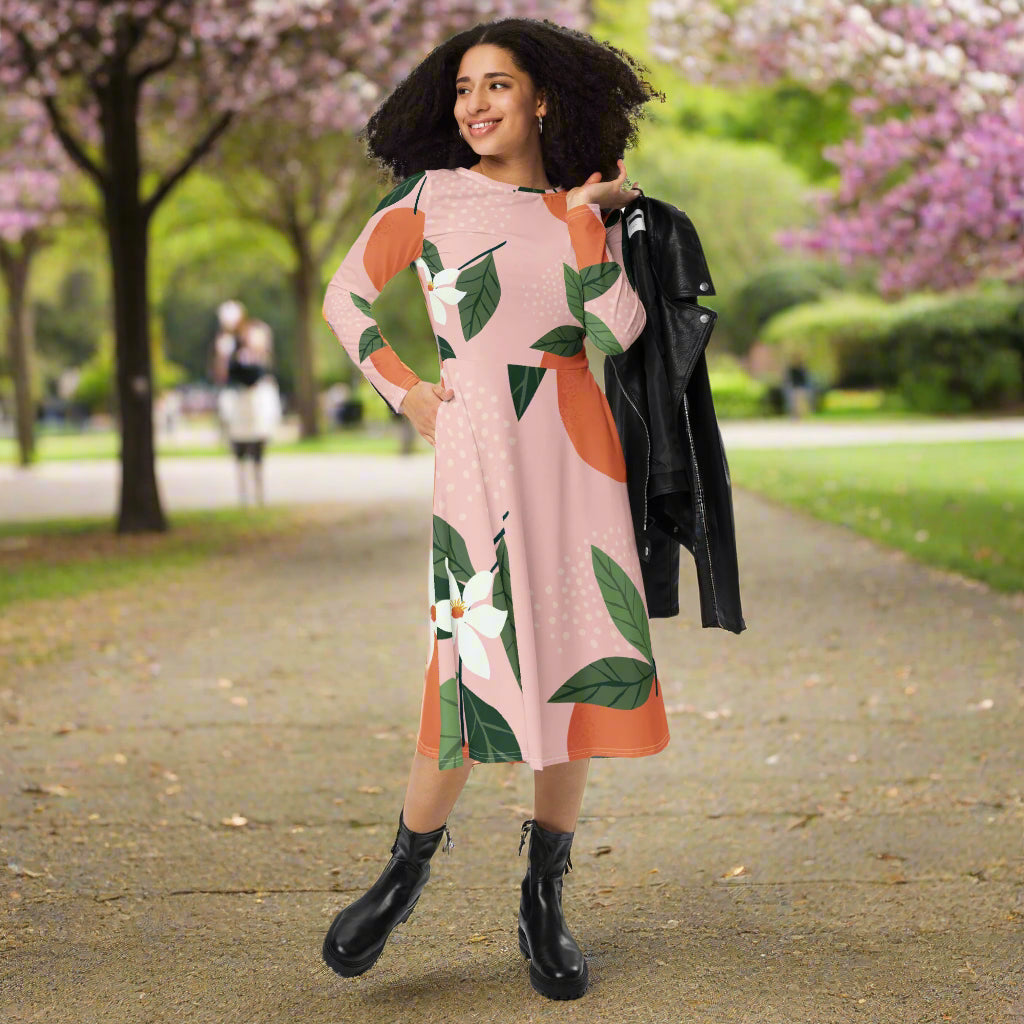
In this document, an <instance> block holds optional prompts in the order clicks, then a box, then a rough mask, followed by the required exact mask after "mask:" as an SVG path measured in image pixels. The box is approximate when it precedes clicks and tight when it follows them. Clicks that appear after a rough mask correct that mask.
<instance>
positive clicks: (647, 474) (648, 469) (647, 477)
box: [612, 359, 651, 534]
mask: <svg viewBox="0 0 1024 1024" xmlns="http://www.w3.org/2000/svg"><path fill="white" fill-rule="evenodd" d="M612 371H613V372H614V374H615V379H616V380H617V381H618V382H619V390H620V391H621V392H622V394H623V397H624V398H625V399H626V401H627V402H629V404H630V406H631V408H632V409H633V412H635V413H636V418H637V419H638V420H639V421H640V423H641V425H642V426H643V428H644V433H645V434H646V435H647V466H646V470H645V473H644V533H645V534H646V533H647V484H648V483H649V482H650V479H651V432H650V431H649V430H648V429H647V423H646V421H645V420H644V418H643V416H641V415H640V410H639V409H638V408H637V407H636V406H635V405H634V404H633V399H632V398H630V397H629V393H628V392H627V391H626V389H625V387H623V385H622V378H621V377H620V376H619V368H618V367H617V366H616V365H615V360H614V359H612Z"/></svg>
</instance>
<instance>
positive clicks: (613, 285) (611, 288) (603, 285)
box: [566, 203, 647, 355]
mask: <svg viewBox="0 0 1024 1024" xmlns="http://www.w3.org/2000/svg"><path fill="white" fill-rule="evenodd" d="M566 223H567V224H568V227H569V240H570V242H571V243H572V247H573V251H574V252H575V254H576V268H577V271H578V274H579V289H580V292H581V293H582V294H581V295H579V294H578V299H579V298H581V299H582V308H583V315H582V317H579V318H578V319H580V320H581V322H582V324H583V328H584V330H585V331H586V334H587V337H589V338H590V340H591V341H592V342H594V344H595V345H597V347H598V348H599V349H601V351H602V352H605V353H608V354H609V355H615V354H617V353H619V352H623V351H625V350H626V349H627V348H629V346H630V345H632V344H633V342H634V341H636V339H637V338H638V337H639V336H640V333H641V331H643V329H644V325H645V324H646V323H647V314H646V312H645V311H644V307H643V303H642V302H641V301H640V299H639V297H638V296H637V294H636V292H635V291H634V290H633V288H632V286H631V285H630V283H629V281H628V280H627V279H626V273H625V270H624V268H623V263H622V217H619V218H617V220H616V222H615V223H614V224H613V225H612V226H611V227H610V228H607V229H606V228H605V225H604V222H603V221H602V220H601V208H600V207H599V206H598V204H597V203H585V204H584V205H582V206H574V207H572V209H570V210H569V211H568V212H567V213H566ZM567 277H568V274H567ZM566 285H567V288H571V287H572V285H571V284H570V282H569V281H568V280H567V281H566ZM572 305H574V303H573V298H572V296H570V306H572ZM573 312H574V313H575V312H576V310H575V309H574V310H573Z"/></svg>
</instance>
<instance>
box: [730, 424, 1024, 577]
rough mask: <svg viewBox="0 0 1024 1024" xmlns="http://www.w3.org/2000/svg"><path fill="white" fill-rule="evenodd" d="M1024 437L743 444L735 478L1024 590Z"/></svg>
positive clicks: (942, 563)
mask: <svg viewBox="0 0 1024 1024" xmlns="http://www.w3.org/2000/svg"><path fill="white" fill-rule="evenodd" d="M1022 466H1024V442H1021V441H977V442H963V443H949V444H945V443H943V444H886V445H871V446H863V447H860V446H857V447H850V448H814V449H795V450H794V449H789V450H772V451H762V450H749V449H743V450H739V449H738V450H734V451H732V452H730V453H729V467H730V470H731V472H732V479H733V482H734V483H735V484H736V485H738V486H740V487H746V488H749V489H750V490H753V491H757V492H760V493H762V494H765V495H767V496H768V497H770V498H774V499H776V500H778V501H781V502H783V503H785V504H787V505H792V506H794V507H796V508H800V509H804V510H805V511H807V512H810V513H811V514H812V515H815V516H817V517H819V518H821V519H827V520H829V521H831V522H835V523H842V524H843V525H845V526H849V527H851V528H852V529H853V530H856V531H857V532H858V533H861V534H864V535H865V536H867V537H871V538H873V539H875V540H878V541H881V542H882V543H884V544H887V545H889V546H891V547H895V548H899V549H901V550H903V551H906V552H908V553H909V554H911V555H913V556H914V557H915V558H917V559H919V560H920V561H922V562H925V563H927V564H929V565H935V566H939V567H942V568H945V569H952V570H955V571H957V572H960V573H962V574H963V575H965V576H970V577H973V578H975V579H980V580H984V581H985V582H986V583H988V584H990V585H991V586H992V587H994V588H995V589H997V590H1001V591H1006V592H1012V591H1019V590H1024V472H1022V470H1021V467H1022Z"/></svg>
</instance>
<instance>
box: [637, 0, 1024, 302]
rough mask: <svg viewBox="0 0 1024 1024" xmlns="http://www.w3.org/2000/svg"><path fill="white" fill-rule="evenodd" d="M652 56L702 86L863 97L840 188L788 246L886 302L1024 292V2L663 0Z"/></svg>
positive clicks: (836, 158)
mask: <svg viewBox="0 0 1024 1024" xmlns="http://www.w3.org/2000/svg"><path fill="white" fill-rule="evenodd" d="M650 10H651V39H652V51H653V52H654V55H655V56H657V57H658V58H660V59H663V60H669V61H672V62H674V63H675V64H677V65H678V66H679V67H680V68H681V69H682V70H683V71H684V72H685V73H686V74H687V75H688V76H689V77H691V78H692V79H695V80H702V81H713V82H718V83H721V84H738V83H744V82H750V81H760V82H776V81H779V80H789V81H794V82H798V83H801V84H803V85H806V86H808V87H810V88H812V89H819V90H820V89H824V88H826V87H828V86H830V85H832V84H834V83H844V84H845V85H847V86H849V87H850V89H851V90H852V91H853V94H854V97H855V98H854V100H853V101H852V111H853V113H854V115H855V116H856V119H857V122H858V131H857V133H856V134H855V136H854V137H852V138H849V139H847V140H846V141H844V142H843V143H841V144H840V145H838V146H834V147H831V148H830V149H828V150H826V152H825V155H826V156H827V157H828V159H829V160H831V161H832V162H833V163H834V164H835V165H836V166H837V168H838V170H839V178H840V181H839V188H838V190H837V191H836V192H835V194H833V195H830V196H828V197H827V198H826V200H825V203H824V207H823V210H822V214H823V216H822V219H821V222H820V223H819V225H818V226H817V227H816V228H815V229H814V230H812V231H809V232H793V233H791V235H790V236H789V241H790V242H791V243H793V244H803V245H807V246H809V247H811V248H813V249H817V250H819V251H830V252H834V253H836V254H838V255H839V256H840V257H841V258H843V259H844V260H845V261H846V262H854V261H858V262H859V261H870V262H872V263H874V264H875V265H877V266H878V267H879V271H880V273H879V284H880V286H881V287H882V289H883V290H884V291H886V292H888V293H891V294H899V293H904V292H907V291H910V290H913V289H918V288H933V289H947V288H953V287H958V286H963V285H967V284H970V283H972V282H975V281H977V280H979V279H981V278H985V277H1000V278H1003V279H1005V280H1008V281H1014V282H1019V281H1024V241H1022V239H1024V196H1022V189H1021V182H1022V181H1024V0H919V2H915V3H909V2H905V0H861V2H859V3H848V2H844V0H740V2H739V3H735V4H729V5H726V4H724V3H723V4H718V3H714V2H711V0H653V2H652V3H651V5H650Z"/></svg>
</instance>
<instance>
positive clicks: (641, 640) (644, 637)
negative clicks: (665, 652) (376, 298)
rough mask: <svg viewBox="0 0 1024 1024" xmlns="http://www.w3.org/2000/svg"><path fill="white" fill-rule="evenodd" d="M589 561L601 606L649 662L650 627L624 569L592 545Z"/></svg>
mask: <svg viewBox="0 0 1024 1024" xmlns="http://www.w3.org/2000/svg"><path fill="white" fill-rule="evenodd" d="M590 559H591V562H593V565H594V576H595V577H597V585H598V586H599V587H600V588H601V596H602V597H603V598H604V603H605V607H606V608H607V609H608V614H609V615H610V616H611V617H612V622H614V623H615V627H616V628H617V629H618V631H619V632H620V633H621V634H622V635H623V636H624V637H625V638H626V639H627V640H628V641H629V642H630V643H631V644H632V645H633V646H634V647H635V648H636V649H637V650H638V651H640V652H641V654H643V656H644V657H645V658H646V659H647V660H648V661H649V662H653V661H654V654H653V652H652V651H651V624H650V622H649V621H648V619H647V612H646V611H645V610H644V602H643V598H642V597H641V596H640V591H639V590H637V588H636V585H635V584H634V583H633V581H632V580H631V579H630V578H629V576H628V575H626V570H625V569H623V568H622V566H621V565H619V564H618V563H617V562H616V561H615V560H614V559H613V558H612V557H611V556H610V555H606V554H605V553H604V552H603V551H602V550H601V549H600V548H599V547H598V546H597V545H596V544H591V545H590Z"/></svg>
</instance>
